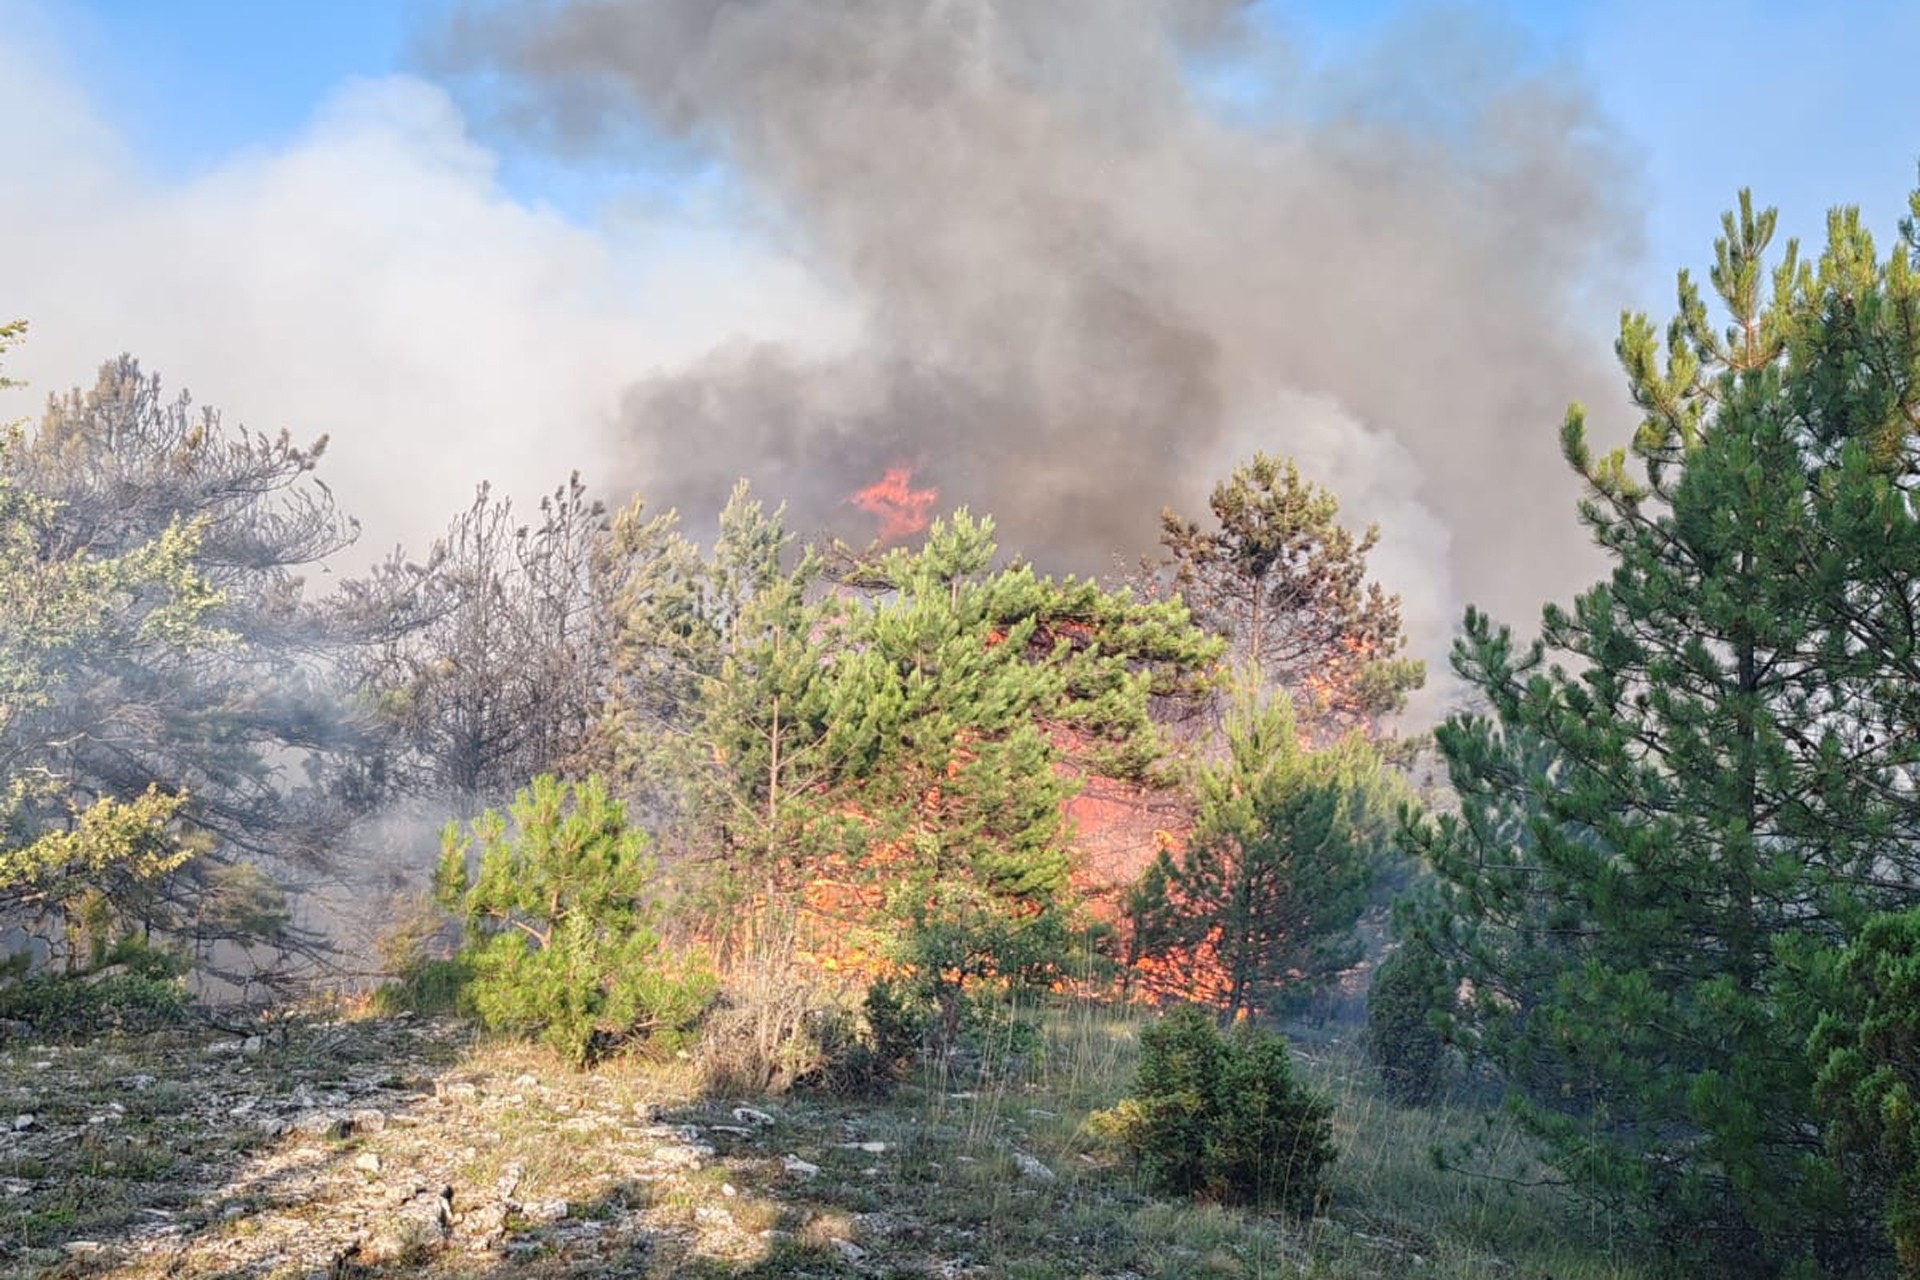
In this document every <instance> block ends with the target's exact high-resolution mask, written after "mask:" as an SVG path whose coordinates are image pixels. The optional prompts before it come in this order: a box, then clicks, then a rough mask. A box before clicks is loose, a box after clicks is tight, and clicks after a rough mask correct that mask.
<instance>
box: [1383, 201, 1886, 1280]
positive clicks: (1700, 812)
mask: <svg viewBox="0 0 1920 1280" xmlns="http://www.w3.org/2000/svg"><path fill="white" fill-rule="evenodd" d="M1773 227H1774V215H1773V214H1772V213H1771V212H1770V211H1769V212H1756V211H1755V210H1754V208H1753V206H1752V203H1751V200H1750V198H1749V197H1748V196H1747V195H1746V194H1745V193H1743V194H1742V196H1741V200H1740V208H1739V212H1738V214H1737V215H1736V214H1729V215H1727V217H1726V219H1725V228H1724V230H1725V234H1724V235H1723V237H1722V238H1721V239H1720V240H1719V241H1718V243H1717V246H1716V263H1715V266H1714V268H1713V270H1712V272H1711V277H1710V278H1711V283H1712V285H1713V288H1714V291H1715V293H1716V294H1717V295H1718V297H1719V299H1720V301H1721V302H1722V304H1723V305H1724V306H1725V307H1726V309H1727V311H1728V313H1729V314H1730V317H1731V324H1730V325H1729V326H1728V327H1727V328H1726V329H1725V330H1724V331H1723V332H1716V331H1715V329H1714V327H1713V326H1712V324H1711V323H1710V321H1709V319H1708V312H1707V307H1706V304H1705V302H1704V301H1703V299H1702V298H1701V296H1700V294H1699V292H1698V291H1697V289H1696V288H1695V287H1694V285H1693V283H1692V281H1691V279H1690V278H1689V277H1688V276H1686V275H1685V274H1683V275H1682V276H1681V281H1680V307H1679V316H1678V318H1677V319H1676V320H1675V321H1674V323H1673V324H1672V325H1671V326H1670V327H1669V329H1668V331H1667V334H1666V342H1665V349H1664V351H1662V349H1661V346H1662V344H1661V343H1660V341H1659V339H1658V337H1657V335H1656V331H1655V330H1654V328H1653V326H1652V325H1651V324H1649V323H1648V322H1647V320H1646V319H1645V318H1644V317H1630V318H1628V319H1627V321H1626V322H1625V323H1624V325H1623V328H1622V335H1621V339H1620V342H1619V345H1618V351H1619V354H1620V357H1621V361H1622V364H1623V366H1624V367H1625V369H1626V372H1627V376H1628V385H1629V388H1630V390H1631V392H1632V394H1633V397H1634V401H1635V403H1636V404H1637V405H1638V406H1639V407H1640V409H1641V410H1642V412H1643V414H1644V419H1643V421H1642V424H1641V427H1640V429H1639V431H1638V432H1637V434H1636V435H1635V437H1634V440H1633V442H1632V444H1631V446H1630V447H1629V448H1627V449H1624V450H1620V451H1617V452H1614V453H1612V454H1608V455H1602V456H1596V455H1595V454H1594V453H1593V451H1592V449H1591V448H1590V446H1589V444H1588V442H1587V436H1586V431H1585V426H1584V422H1583V419H1582V416H1581V414H1580V412H1579V410H1578V408H1577V407H1576V408H1575V409H1574V410H1573V411H1572V412H1571V413H1570V414H1569V416H1568V419H1567V422H1566V425H1565V428H1564V429H1563V433H1562V444H1563V450H1564V452H1565V454H1566V457H1567V459H1568V461H1569V463H1570V464H1571V465H1572V466H1573V467H1574V468H1575V469H1576V470H1577V471H1578V472H1579V474H1580V475H1581V477H1582V478H1583V480H1584V482H1585V485H1586V490H1587V496H1586V498H1585V499H1584V501H1583V502H1582V504H1581V514H1582V518H1583V519H1584V521H1585V522H1586V523H1587V524H1588V525H1589V527H1591V528H1592V529H1593V531H1594V535H1595V537H1596V539H1597V540H1598V542H1599V544H1600V545H1601V546H1602V547H1603V548H1604V549H1605V550H1606V551H1607V552H1608V553H1609V554H1610V555H1611V556H1612V557H1613V558H1614V561H1615V568H1614V570H1613V572H1612V575H1611V576H1610V578H1609V579H1608V580H1607V581H1605V582H1603V583H1601V584H1599V585H1597V586H1596V587H1594V588H1593V589H1592V590H1590V591H1588V592H1587V593H1586V594H1584V595H1582V596H1580V597H1579V598H1578V599H1577V600H1576V601H1575V602H1574V604H1573V606H1572V607H1571V608H1565V609H1563V608H1559V607H1554V606H1549V607H1548V608H1547V609H1546V610H1545V612H1544V615H1543V623H1542V633H1541V637H1540V639H1539V640H1537V641H1535V642H1534V643H1532V644H1531V645H1527V646H1524V647H1522V646H1516V644H1515V642H1514V641H1513V639H1512V636H1511V634H1510V632H1509V631H1507V629H1505V628H1502V627H1497V626H1495V625H1494V624H1493V623H1492V622H1491V621H1490V620H1489V619H1487V618H1486V617H1485V616H1484V615H1481V614H1479V613H1477V612H1474V611H1469V613H1468V615H1467V618H1466V623H1465V628H1464V635H1463V637H1462V638H1461V640H1460V641H1459V643H1458V644H1457V646H1456V650H1455V666H1456V668H1457V669H1458V671H1459V672H1460V674H1461V675H1462V676H1463V678H1464V679H1465V680H1467V681H1468V682H1469V683H1470V684H1471V685H1473V686H1474V687H1475V688H1476V689H1477V690H1479V691H1480V693H1481V694H1483V695H1484V697H1485V698H1486V701H1487V705H1488V706H1489V708H1490V711H1491V714H1490V716H1487V717H1469V716H1462V717H1455V718H1454V719H1452V720H1450V721H1449V722H1448V723H1447V724H1446V725H1445V726H1444V727H1443V728H1442V729H1441V730H1440V731H1439V733H1438V735H1437V736H1438V739H1439V742H1440V746H1441V750H1442V752H1443V754H1444V756H1445V758H1446V761H1447V764H1448V768H1449V773H1450V775H1451V777H1452V779H1453V783H1454V786H1455V789H1456V790H1457V791H1458V792H1459V795H1460V801H1461V808H1460V812H1459V813H1458V814H1456V815H1446V816H1440V817H1436V818H1434V819H1432V820H1430V821H1428V822H1426V823H1423V824H1420V825H1418V826H1417V827H1416V828H1415V830H1414V832H1413V838H1414V840H1415V843H1416V844H1417V845H1418V846H1419V847H1420V848H1422V849H1423V850H1424V852H1426V854H1427V855H1428V857H1429V858H1430V859H1431V860H1432V863H1433V865H1434V868H1435V870H1436V872H1437V873H1438V876H1439V878H1440V882H1441V885H1442V897H1441V901H1440V903H1439V906H1438V909H1437V910H1434V911H1430V912H1429V913H1427V916H1426V923H1425V927H1424V936H1425V937H1426V938H1427V939H1428V940H1429V941H1430V942H1432V943H1434V944H1435V945H1436V946H1438V947H1440V948H1441V949H1443V950H1445V951H1446V952H1447V953H1449V954H1450V955H1451V956H1452V957H1453V959H1454V962H1455V963H1456V965H1457V966H1458V972H1459V975H1460V976H1462V977H1465V978H1468V979H1470V980H1471V983H1472V989H1473V990H1474V992H1475V1001H1474V1006H1473V1008H1472V1010H1471V1011H1470V1013H1471V1016H1470V1018H1469V1021H1468V1025H1467V1026H1466V1027H1464V1028H1463V1032H1464V1034H1466V1035H1467V1036H1468V1038H1469V1039H1471V1040H1473V1041H1474V1042H1475V1043H1477V1045H1478V1047H1480V1048H1481V1049H1482V1050H1484V1051H1485V1052H1487V1053H1488V1054H1490V1055H1492V1056H1494V1057H1495V1058H1497V1059H1500V1060H1503V1061H1505V1062H1506V1063H1507V1064H1508V1066H1509V1068H1510V1069H1511V1070H1512V1071H1513V1072H1514V1073H1515V1077H1516V1079H1517V1080H1519V1081H1520V1082H1521V1083H1522V1084H1524V1085H1528V1086H1530V1089H1529V1093H1528V1099H1527V1103H1526V1106H1525V1111H1526V1114H1528V1116H1529V1117H1530V1119H1531V1120H1532V1122H1533V1123H1534V1124H1535V1125H1536V1126H1537V1128H1538V1129H1539V1130H1540V1131H1541V1132H1542V1133H1543V1134H1545V1135H1546V1136H1547V1138H1548V1139H1549V1140H1550V1142H1551V1143H1552V1144H1553V1147H1554V1149H1555V1151H1556V1153H1557V1158H1558V1160H1559V1163H1560V1165H1561V1167H1562V1168H1563V1169H1564V1170H1565V1171H1566V1172H1567V1173H1568V1174H1569V1175H1571V1176H1572V1177H1573V1178H1574V1179H1575V1180H1576V1182H1577V1183H1578V1184H1579V1185H1581V1186H1583V1187H1585V1188H1586V1189H1588V1190H1589V1191H1590V1192H1592V1193H1594V1194H1596V1195H1598V1196H1600V1197H1602V1198H1605V1199H1607V1200H1609V1201H1611V1202H1613V1203H1616V1204H1620V1205H1623V1206H1628V1207H1630V1208H1632V1209H1633V1210H1634V1211H1635V1212H1636V1213H1637V1214H1638V1215H1640V1216H1641V1218H1642V1220H1644V1221H1646V1222H1648V1223H1649V1224H1651V1225H1654V1226H1657V1227H1660V1228H1662V1229H1664V1230H1665V1231H1666V1232H1667V1233H1668V1234H1667V1238H1668V1239H1669V1240H1671V1241H1675V1242H1678V1241H1681V1240H1691V1241H1695V1242H1697V1243H1699V1244H1701V1245H1703V1246H1705V1249H1706V1251H1707V1252H1710V1253H1711V1254H1712V1255H1713V1256H1714V1257H1715V1258H1716V1259H1717V1260H1718V1261H1719V1262H1720V1263H1722V1264H1724V1265H1728V1266H1740V1265H1749V1266H1757V1267H1761V1268H1763V1269H1764V1268H1768V1267H1771V1266H1774V1265H1777V1264H1778V1263H1780V1262H1781V1261H1783V1260H1785V1259H1788V1258H1791V1257H1794V1256H1796V1255H1800V1254H1803V1253H1804V1252H1805V1251H1807V1250H1809V1249H1813V1250H1816V1251H1819V1252H1821V1253H1823V1254H1824V1253H1828V1252H1834V1253H1838V1252H1840V1251H1844V1250H1845V1249H1846V1248H1847V1247H1849V1245H1850V1243H1851V1241H1852V1239H1853V1238H1854V1237H1855V1235H1856V1234H1857V1232H1856V1228H1857V1223H1856V1220H1855V1218H1854V1216H1853V1215H1851V1214H1849V1213H1848V1212H1847V1204H1846V1202H1845V1199H1844V1197H1843V1196H1842V1194H1841V1192H1840V1188H1839V1184H1838V1182H1837V1179H1836V1177H1835V1175H1834V1173H1833V1170H1832V1168H1831V1166H1830V1165H1829V1164H1828V1163H1827V1162H1826V1160H1825V1159H1824V1156H1823V1152H1822V1149H1821V1142H1820V1136H1819V1130H1818V1126H1817V1125H1816V1124H1815V1123H1814V1109H1813V1105H1812V1103H1813V1099H1812V1083H1813V1081H1812V1076H1811V1073H1810V1071H1809V1068H1808V1064H1807V1062H1806V1060H1805V1055H1804V1052H1803V1049H1802V1046H1803V1045H1804V1043H1805V1041H1806V1037H1807V1034H1808V1032H1809V1031H1810V1030H1811V1025H1810V1024H1811V1019H1812V1014H1813V1010H1812V1009H1811V1008H1810V1007H1809V1006H1808V1004H1807V1002H1805V1001H1803V1000H1799V999H1797V998H1795V993H1796V992H1797V991H1801V990H1804V980H1803V979H1804V971H1805V969H1806V968H1807V967H1808V957H1810V956H1812V955H1814V954H1817V953H1818V952H1820V951H1822V950H1824V949H1827V948H1830V947H1831V946H1833V945H1835V944H1837V943H1843V942H1844V941H1845V940H1846V939H1847V938H1849V937H1850V936H1853V934H1854V933H1855V932H1856V931H1857V930H1858V928H1859V927H1860V923H1861V921H1862V919H1863V917H1864V914H1865V913H1866V912H1867V911H1868V910H1869V909H1874V908H1881V909H1884V908H1886V907H1889V906H1894V905H1898V904H1901V903H1908V902H1911V901H1912V900H1913V897H1914V894H1915V889H1916V886H1920V876H1917V875H1916V871H1920V867H1917V866H1916V862H1915V857H1914V854H1913V852H1912V849H1913V847H1914V846H1913V845H1912V835H1913V834H1914V827H1915V819H1916V813H1915V806H1914V804H1913V801H1912V792H1911V783H1910V773H1909V770H1910V767H1911V765H1912V764H1913V762H1914V761H1915V760H1916V759H1920V751H1917V750H1916V747H1920V736H1917V735H1916V730H1917V729H1920V720H1916V719H1915V718H1914V717H1913V716H1912V714H1911V711H1912V708H1913V694H1912V692H1911V681H1912V678H1913V675H1914V674H1915V673H1914V666H1913V661H1914V655H1915V652H1916V648H1915V624H1914V617H1915V612H1914V605H1915V603H1916V594H1917V593H1916V588H1915V582H1914V575H1913V566H1914V565H1915V564H1916V563H1920V559H1916V558H1915V551H1916V549H1920V543H1917V542H1916V540H1915V538H1916V529H1915V514H1914V510H1913V504H1912V502H1911V500H1910V498H1909V497H1908V492H1907V491H1908V489H1909V487H1910V483H1911V478H1912V476H1913V475H1914V474H1915V471H1916V469H1915V467H1914V460H1915V458H1914V449H1913V444H1914V432H1913V423H1914V422H1916V421H1920V416H1916V415H1917V413H1920V383H1916V381H1915V379H1914V377H1913V374H1914V372H1915V370H1916V369H1920V338H1916V336H1915V335H1916V334H1920V328H1916V327H1915V321H1916V320H1920V290H1917V289H1916V287H1915V272H1914V271H1913V269H1912V268H1913V262H1914V258H1915V255H1916V253H1920V243H1917V242H1916V240H1915V237H1914V232H1913V229H1912V227H1911V225H1909V226H1908V227H1907V236H1906V242H1905V243H1904V244H1903V245H1902V246H1901V247H1900V249H1899V250H1898V251H1897V252H1896V253H1895V254H1894V255H1893V256H1892V258H1891V259H1889V260H1888V261H1887V262H1886V263H1885V264H1881V263H1880V262H1879V260H1878V258H1877V256H1876V254H1875V251H1874V249H1873V245H1872V241H1871V239H1870V238H1869V237H1868V236H1867V235H1866V234H1865V233H1864V231H1862V230H1861V229H1860V227H1859V224H1858V219H1857V217H1856V216H1855V215H1853V214H1851V213H1848V212H1844V211H1843V212H1840V213H1836V214H1835V215H1834V217H1833V218H1832V219H1831V221H1830V225H1829V242H1828V245H1827V248H1826V251H1825V253H1824V254H1823V256H1822V258H1821V260H1820V262H1819V264H1818V266H1817V268H1816V267H1815V266H1813V265H1811V264H1802V263H1801V262H1800V261H1799V258H1798V254H1797V251H1796V249H1795V248H1794V246H1792V245H1789V247H1788V250H1787V252H1786V255H1785V261H1784V262H1783V264H1782V265H1781V266H1780V267H1779V268H1778V269H1777V270H1776V271H1774V272H1772V273H1771V283H1772V295H1771V299H1770V300H1769V299H1768V297H1767V288H1766V286H1767V283H1768V278H1769V275H1768V272H1767V269H1766V267H1765V264H1764V260H1763V255H1764V251H1765V250H1766V248H1767V246H1768V243H1769V240H1770V238H1771V235H1772V231H1773Z"/></svg>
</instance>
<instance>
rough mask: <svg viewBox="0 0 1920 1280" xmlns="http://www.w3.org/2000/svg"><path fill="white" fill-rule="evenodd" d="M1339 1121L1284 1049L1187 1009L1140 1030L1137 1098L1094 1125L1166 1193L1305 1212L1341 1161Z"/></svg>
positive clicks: (1268, 1037) (1247, 1029)
mask: <svg viewBox="0 0 1920 1280" xmlns="http://www.w3.org/2000/svg"><path fill="white" fill-rule="evenodd" d="M1332 1115H1333V1106H1332V1104H1331V1103H1330V1102H1328V1101H1327V1100H1326V1099H1324V1098H1322V1097H1319V1096H1318V1095H1316V1094H1313V1093H1311V1092H1310V1091H1308V1090H1307V1089H1306V1087H1305V1086H1303V1085H1302V1084H1301V1083H1300V1082H1299V1081H1298V1080H1297V1079H1296V1078H1295V1075H1294V1069H1293V1062H1292V1058H1291V1057H1290V1054H1289V1050H1288V1048H1287V1043H1286V1041H1285V1040H1283V1039H1281V1038H1280V1037H1279V1036H1276V1035H1272V1034H1270V1033H1268V1032H1265V1031H1261V1030H1259V1029H1258V1028H1256V1027H1254V1026H1252V1025H1251V1024H1244V1025H1242V1026H1240V1027H1239V1028H1237V1029H1236V1030H1235V1031H1234V1032H1233V1034H1231V1035H1223V1034H1222V1033H1221V1031H1220V1028H1219V1027H1218V1026H1217V1025H1216V1024H1215V1023H1214V1020H1213V1018H1212V1017H1211V1016H1210V1015H1209V1014H1207V1013H1206V1012H1205V1011H1203V1010H1200V1009H1197V1008H1194V1007H1192V1006H1186V1007H1182V1008H1179V1009H1176V1010H1174V1011H1173V1012H1171V1013H1169V1014H1168V1015H1167V1016H1166V1017H1164V1018H1162V1019H1160V1020H1159V1021H1157V1022H1154V1023H1152V1024H1150V1025H1148V1026H1147V1027H1146V1028H1145V1029H1143V1030H1142V1031H1141V1033H1140V1065H1139V1071H1138V1075H1137V1077H1136V1079H1135V1081H1134V1088H1133V1092H1132V1094H1131V1095H1130V1096H1129V1097H1127V1098H1126V1099H1124V1100H1123V1101H1122V1102H1121V1103H1120V1104H1119V1105H1118V1106H1116V1107H1114V1108H1113V1109H1111V1110H1110V1111H1107V1112H1103V1113H1100V1114H1099V1115H1098V1116H1096V1117H1095V1123H1096V1128H1098V1129H1099V1130H1101V1131H1102V1132H1105V1133H1107V1134H1109V1135H1111V1136H1112V1137H1114V1138H1116V1139H1117V1140H1118V1141H1120V1142H1121V1143H1122V1144H1123V1145H1124V1146H1125V1147H1126V1149H1127V1151H1128V1152H1129V1153H1130V1154H1131V1155H1132V1157H1133V1158H1134V1160H1135V1161H1136V1162H1137V1163H1138V1165H1139V1168H1140V1171H1141V1173H1142V1175H1143V1176H1144V1177H1145V1178H1146V1180H1147V1181H1148V1182H1149V1183H1150V1184H1151V1185H1153V1186H1154V1187H1156V1188H1158V1189H1160V1190H1163V1191H1169V1192H1172V1193H1174V1194H1176V1195H1192V1196H1198V1197H1202V1198H1204V1199H1209V1200H1215V1201H1222V1202H1234V1203H1242V1202H1244V1203H1249V1204H1275V1205H1283V1206H1286V1207H1288V1208H1293V1209H1301V1210H1304V1209H1309V1208H1311V1207H1312V1206H1313V1205H1314V1203H1315V1201H1316V1200H1317V1199H1318V1198H1319V1195H1320V1191H1321V1186H1322V1180H1323V1178H1324V1177H1325V1174H1326V1170H1327V1166H1328V1165H1330V1164H1332V1162H1333V1160H1334V1158H1335V1154H1336V1153H1335V1150H1334V1147H1333V1126H1332Z"/></svg>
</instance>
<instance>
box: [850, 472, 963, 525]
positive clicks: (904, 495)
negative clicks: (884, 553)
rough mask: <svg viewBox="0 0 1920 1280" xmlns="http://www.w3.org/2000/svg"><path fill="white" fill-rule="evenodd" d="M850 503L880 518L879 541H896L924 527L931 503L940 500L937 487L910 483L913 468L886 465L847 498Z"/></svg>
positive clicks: (931, 508)
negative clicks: (882, 470)
mask: <svg viewBox="0 0 1920 1280" xmlns="http://www.w3.org/2000/svg"><path fill="white" fill-rule="evenodd" d="M847 501H848V502H851V503H852V504H853V505H854V506H856V507H858V508H860V509H861V510H862V511H865V512H867V513H868V514H869V515H873V516H877V517H878V518H879V520H880V535H879V537H880V541H881V542H883V543H891V542H899V541H900V540H901V539H903V538H910V537H912V536H913V535H914V534H916V533H919V532H921V531H922V530H924V529H925V528H926V527H927V518H928V516H929V515H930V514H931V512H932V511H933V504H934V503H936V502H938V501H940V491H939V490H938V489H932V488H928V489H916V488H914V487H913V468H912V467H907V466H898V467H888V468H887V470H886V474H885V475H883V476H881V477H880V479H878V480H876V481H875V482H874V483H872V484H870V485H868V486H867V487H866V488H864V489H860V490H856V491H855V492H854V494H853V495H852V496H851V497H849V498H848V499H847Z"/></svg>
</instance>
